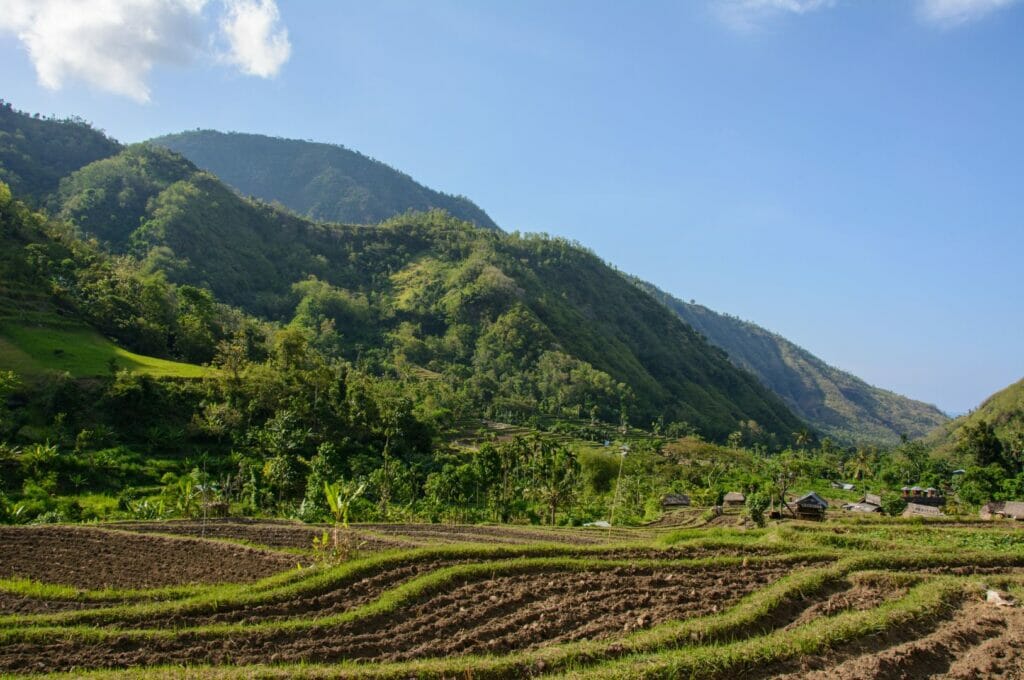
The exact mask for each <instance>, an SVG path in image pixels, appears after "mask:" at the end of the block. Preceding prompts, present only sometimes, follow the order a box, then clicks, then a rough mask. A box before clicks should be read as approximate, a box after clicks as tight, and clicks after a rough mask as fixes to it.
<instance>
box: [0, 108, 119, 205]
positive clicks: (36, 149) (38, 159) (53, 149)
mask: <svg viewBox="0 0 1024 680" xmlns="http://www.w3.org/2000/svg"><path fill="white" fill-rule="evenodd" d="M119 150H120V145H119V144H118V143H117V142H115V141H114V140H112V139H110V138H108V137H107V136H106V135H104V134H103V133H102V132H100V131H99V130H96V129H94V128H93V127H91V126H90V125H89V124H88V123H86V122H85V121H82V120H79V119H68V120H58V119H54V118H43V117H40V116H39V115H38V114H37V115H35V116H30V115H28V114H26V113H22V112H20V111H17V110H15V109H14V108H13V107H12V106H11V104H9V103H7V102H4V101H2V100H0V182H4V183H5V184H7V185H9V186H10V187H11V189H12V190H13V192H14V194H15V195H16V196H19V197H21V198H26V199H31V200H32V201H34V202H37V203H38V202H40V201H42V200H43V199H44V198H45V197H46V196H47V195H48V194H49V193H50V192H52V191H54V190H55V189H56V188H57V184H58V182H60V179H61V178H62V177H64V176H65V175H67V174H69V173H71V172H73V171H74V170H77V169H78V168H80V167H82V166H83V165H88V164H89V163H92V162H93V161H96V160H99V159H101V158H106V157H107V156H112V155H113V154H115V153H117V152H118V151H119Z"/></svg>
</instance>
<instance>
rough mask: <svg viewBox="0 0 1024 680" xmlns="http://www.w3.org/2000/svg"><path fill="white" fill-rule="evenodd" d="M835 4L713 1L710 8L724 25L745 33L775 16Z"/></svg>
mask: <svg viewBox="0 0 1024 680" xmlns="http://www.w3.org/2000/svg"><path fill="white" fill-rule="evenodd" d="M835 4H836V0H715V2H714V3H713V5H712V7H713V9H714V11H715V13H716V14H717V15H718V17H719V18H720V19H721V20H722V21H724V22H725V23H726V25H728V26H729V27H731V28H734V29H737V30H741V31H747V30H751V29H755V28H757V27H758V26H760V25H761V24H763V23H764V22H765V21H767V20H769V19H771V18H772V17H775V16H779V15H784V14H807V13H808V12H814V11H816V10H819V9H824V8H826V7H832V6H834V5H835Z"/></svg>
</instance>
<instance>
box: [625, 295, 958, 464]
mask: <svg viewBox="0 0 1024 680" xmlns="http://www.w3.org/2000/svg"><path fill="white" fill-rule="evenodd" d="M637 284H638V285H639V286H640V287H641V288H643V289H644V290H646V291H648V292H649V293H651V294H652V295H654V296H655V297H656V298H657V299H658V300H660V301H661V302H662V303H663V304H664V305H665V306H667V307H668V308H669V309H671V310H672V311H673V312H675V313H676V314H678V315H679V317H680V318H681V319H682V320H683V321H685V322H686V323H687V324H689V325H690V326H692V327H693V328H695V329H696V330H697V331H698V332H700V333H701V334H703V335H704V337H705V338H707V339H708V341H709V342H710V343H711V344H713V345H715V346H717V347H721V348H722V349H724V350H725V351H726V353H727V354H728V355H729V358H730V360H732V362H733V363H734V364H735V365H737V366H739V367H740V368H743V369H745V370H748V371H750V372H751V373H753V374H754V375H756V376H757V377H758V378H760V379H761V381H762V382H763V383H764V384H765V385H766V386H767V387H768V388H769V389H771V390H772V391H773V392H774V393H775V394H777V395H779V396H780V397H782V399H783V401H785V402H786V405H787V406H789V407H790V408H791V409H792V410H793V412H794V413H796V414H797V415H798V416H800V417H801V418H803V419H804V420H806V421H807V422H808V423H810V424H811V425H813V426H814V427H815V428H816V429H818V430H820V431H821V432H823V433H825V434H827V435H828V436H830V437H832V438H834V439H835V440H836V441H840V442H843V443H851V442H865V443H866V442H875V443H878V444H895V443H897V442H899V441H900V437H901V436H907V437H910V438H917V437H922V436H924V435H925V434H927V433H928V432H930V431H931V430H933V429H934V428H936V427H938V426H940V425H942V424H944V423H946V422H947V421H948V420H949V418H948V417H947V416H946V415H945V414H943V413H942V412H941V411H940V410H939V409H938V408H936V407H935V406H932V405H930V404H925V403H922V402H919V401H915V400H913V399H908V398H907V397H903V396H900V395H898V394H895V393H893V392H890V391H888V390H883V389H880V388H878V387H873V386H872V385H869V384H867V383H865V382H864V381H863V380H861V379H860V378H857V377H856V376H854V375H851V374H849V373H846V372H845V371H841V370H839V369H836V368H833V367H832V366H829V365H828V364H826V363H825V362H824V361H822V360H821V359H819V358H818V357H816V356H814V355H813V354H811V353H810V352H808V351H807V350H805V349H803V348H801V347H798V346H797V345H795V344H793V343H792V342H790V341H788V340H786V339H785V338H783V337H782V336H779V335H776V334H775V333H772V332H770V331H767V330H765V329H763V328H761V327H760V326H756V325H754V324H752V323H748V322H746V321H741V320H740V319H737V318H735V317H731V316H728V315H725V314H719V313H718V312H714V311H712V310H710V309H708V308H707V307H704V306H702V305H699V304H696V303H693V302H684V301H682V300H679V299H677V298H675V297H673V296H671V295H669V294H668V293H665V292H664V291H661V290H659V289H658V288H656V287H655V286H653V285H651V284H648V283H644V282H641V281H637Z"/></svg>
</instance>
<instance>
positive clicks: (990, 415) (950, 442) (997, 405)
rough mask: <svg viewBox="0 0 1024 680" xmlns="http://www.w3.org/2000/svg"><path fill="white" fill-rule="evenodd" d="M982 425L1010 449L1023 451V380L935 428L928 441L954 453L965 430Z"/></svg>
mask: <svg viewBox="0 0 1024 680" xmlns="http://www.w3.org/2000/svg"><path fill="white" fill-rule="evenodd" d="M982 422H984V423H985V424H986V425H988V426H990V427H991V428H992V430H993V432H994V434H995V435H996V436H997V437H998V438H999V439H1000V440H1002V441H1003V442H1004V443H1006V444H1007V445H1009V446H1010V448H1013V449H1015V450H1016V451H1024V380H1020V381H1018V382H1015V383H1014V384H1012V385H1010V386H1009V387H1006V388H1004V389H1002V390H1000V391H998V392H996V393H995V394H993V395H992V396H991V397H989V398H988V399H986V400H985V401H983V402H982V403H981V405H980V406H978V408H976V409H974V410H973V411H971V412H970V413H968V414H966V415H963V416H960V417H959V418H956V419H954V420H951V421H949V422H948V423H945V424H944V425H942V426H941V427H938V428H936V429H935V430H934V431H932V433H931V434H930V435H929V436H928V439H927V441H928V442H929V443H930V444H932V445H933V446H935V447H937V448H939V449H943V450H950V449H953V448H954V447H955V446H956V444H957V442H958V441H959V439H960V437H961V435H962V433H963V432H964V430H965V429H969V428H977V427H978V425H979V424H981V423H982Z"/></svg>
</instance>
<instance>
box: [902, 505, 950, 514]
mask: <svg viewBox="0 0 1024 680" xmlns="http://www.w3.org/2000/svg"><path fill="white" fill-rule="evenodd" d="M903 516H904V517H942V516H943V514H942V510H939V509H938V508H937V507H935V506H934V505H923V504H921V503H907V509H906V510H904V511H903Z"/></svg>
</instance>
